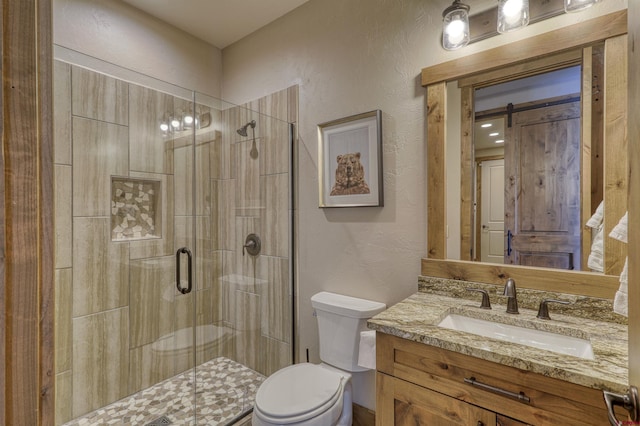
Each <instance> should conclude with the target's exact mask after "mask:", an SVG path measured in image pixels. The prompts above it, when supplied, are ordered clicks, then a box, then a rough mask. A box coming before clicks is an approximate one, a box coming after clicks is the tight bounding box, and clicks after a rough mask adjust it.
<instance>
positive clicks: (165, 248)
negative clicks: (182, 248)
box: [130, 172, 175, 259]
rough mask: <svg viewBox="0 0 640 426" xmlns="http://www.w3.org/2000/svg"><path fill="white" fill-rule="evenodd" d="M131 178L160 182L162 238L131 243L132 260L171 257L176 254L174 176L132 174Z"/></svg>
mask: <svg viewBox="0 0 640 426" xmlns="http://www.w3.org/2000/svg"><path fill="white" fill-rule="evenodd" d="M131 177H135V178H142V179H153V180H160V188H161V189H160V197H161V200H160V204H161V206H162V207H161V216H162V221H161V228H162V238H159V239H150V240H140V241H131V243H130V245H131V259H141V258H147V257H158V256H169V255H172V254H174V253H175V251H174V249H173V238H174V213H173V205H174V199H173V198H174V196H173V194H174V185H173V176H172V175H163V174H154V173H139V172H131Z"/></svg>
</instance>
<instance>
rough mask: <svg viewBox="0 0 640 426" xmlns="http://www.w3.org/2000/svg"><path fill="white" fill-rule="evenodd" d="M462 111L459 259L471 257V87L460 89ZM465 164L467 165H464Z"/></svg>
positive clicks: (469, 258)
mask: <svg viewBox="0 0 640 426" xmlns="http://www.w3.org/2000/svg"><path fill="white" fill-rule="evenodd" d="M461 92H462V93H461V95H462V111H461V114H460V116H461V119H462V123H460V126H461V128H460V163H461V165H462V166H463V167H461V168H460V235H461V237H460V259H462V260H473V259H472V258H471V248H472V244H471V242H472V240H473V239H472V238H471V235H472V234H471V233H472V230H473V227H472V226H471V225H472V223H473V170H474V168H473V167H471V164H472V163H473V123H474V120H473V92H474V90H473V87H471V86H467V87H463V88H462V89H461ZM465 165H467V167H464V166H465Z"/></svg>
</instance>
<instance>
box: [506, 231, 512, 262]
mask: <svg viewBox="0 0 640 426" xmlns="http://www.w3.org/2000/svg"><path fill="white" fill-rule="evenodd" d="M512 239H513V234H512V233H511V229H507V256H511V252H512V251H513V249H512V248H511V240H512Z"/></svg>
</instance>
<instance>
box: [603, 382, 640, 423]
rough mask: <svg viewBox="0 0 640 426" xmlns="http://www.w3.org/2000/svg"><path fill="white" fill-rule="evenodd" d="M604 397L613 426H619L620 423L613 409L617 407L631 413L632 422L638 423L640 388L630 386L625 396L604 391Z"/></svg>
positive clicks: (639, 415)
mask: <svg viewBox="0 0 640 426" xmlns="http://www.w3.org/2000/svg"><path fill="white" fill-rule="evenodd" d="M602 394H603V396H604V403H605V404H606V405H607V413H608V415H609V423H611V425H612V426H619V425H620V422H619V421H618V419H616V414H615V412H614V411H613V408H614V407H615V406H616V405H617V406H619V407H622V408H624V409H625V410H627V411H628V412H629V417H630V418H631V421H633V422H636V421H637V420H638V418H639V417H640V406H639V404H638V388H636V387H635V386H630V387H629V390H628V391H627V393H626V394H625V395H620V394H617V393H613V392H609V391H602Z"/></svg>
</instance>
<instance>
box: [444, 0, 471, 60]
mask: <svg viewBox="0 0 640 426" xmlns="http://www.w3.org/2000/svg"><path fill="white" fill-rule="evenodd" d="M468 43H469V6H467V5H466V4H464V3H460V0H455V1H454V2H453V4H452V5H451V6H449V7H448V8H446V9H445V10H444V12H443V13H442V47H443V48H444V49H446V50H455V49H459V48H461V47H464V46H466V45H467V44H468Z"/></svg>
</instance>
